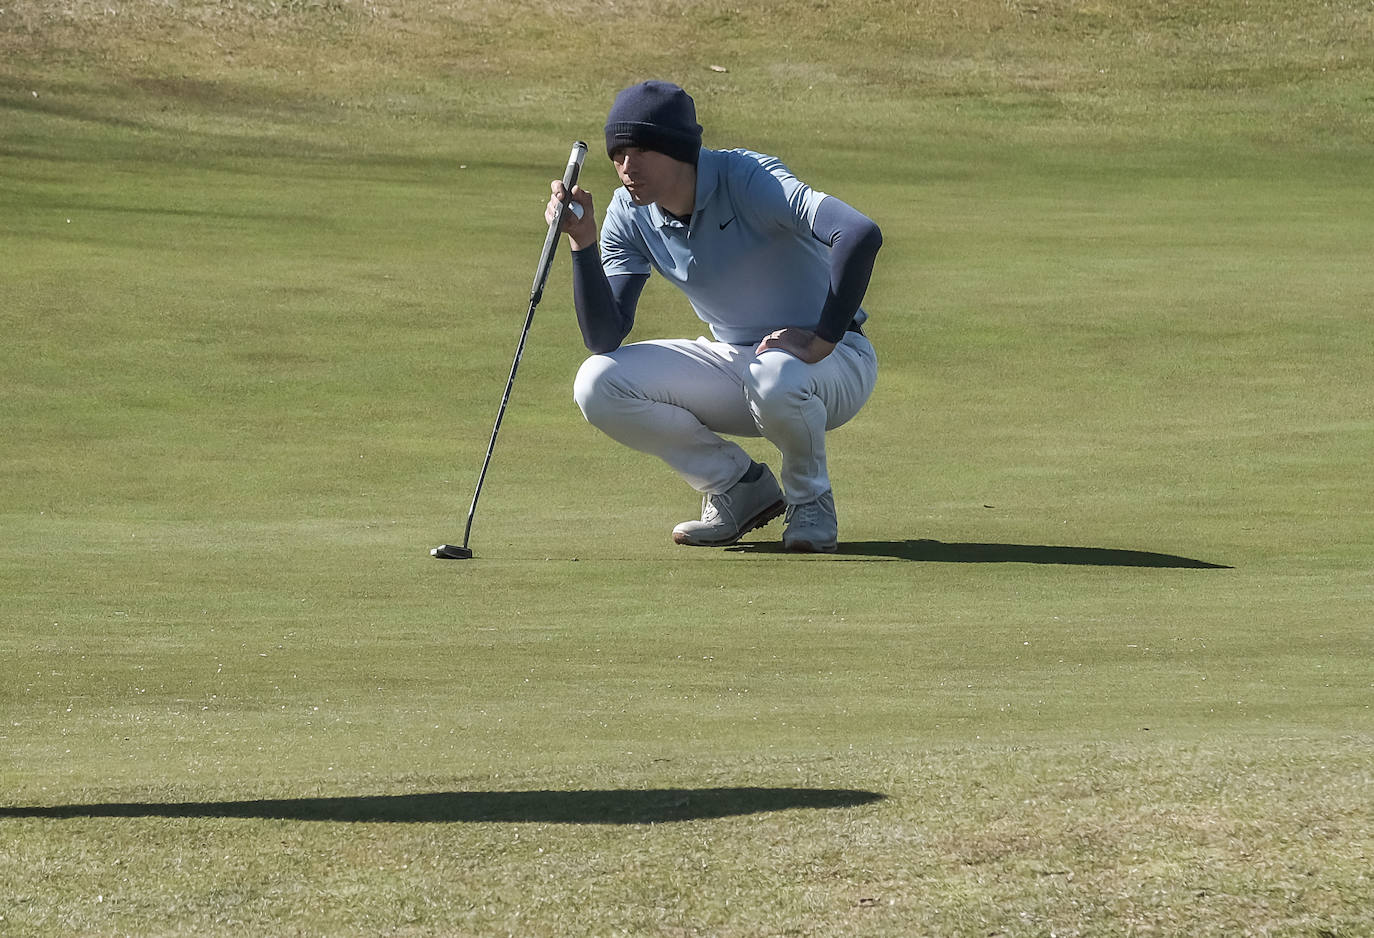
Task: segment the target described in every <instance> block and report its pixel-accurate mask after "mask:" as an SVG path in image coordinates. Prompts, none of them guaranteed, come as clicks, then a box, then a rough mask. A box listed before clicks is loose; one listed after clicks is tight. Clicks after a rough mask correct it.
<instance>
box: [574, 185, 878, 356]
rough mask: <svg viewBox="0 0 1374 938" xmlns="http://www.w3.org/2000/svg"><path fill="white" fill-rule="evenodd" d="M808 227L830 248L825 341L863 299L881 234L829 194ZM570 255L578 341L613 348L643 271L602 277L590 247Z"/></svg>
mask: <svg viewBox="0 0 1374 938" xmlns="http://www.w3.org/2000/svg"><path fill="white" fill-rule="evenodd" d="M811 227H812V231H813V233H814V235H815V237H816V239H817V240H818V241H820V242H821V243H823V244H826V245H829V247H830V290H829V293H828V294H827V296H826V298H825V303H824V305H823V306H822V307H821V317H820V322H819V323H817V325H816V327H815V332H816V335H818V336H820V337H821V338H822V339H824V340H825V341H827V342H838V341H840V339H842V338H843V337H844V333H845V330H847V329H848V328H849V324H850V323H851V322H853V320H854V314H855V313H857V312H858V310H859V304H860V303H862V302H863V297H864V293H865V292H866V291H867V290H868V282H869V280H870V278H871V277H872V275H873V262H874V259H875V258H876V257H877V256H878V249H879V248H881V247H882V244H883V235H882V231H881V230H879V228H878V226H877V224H875V223H874V222H873V220H872V219H870V218H869V217H868V216H866V215H864V214H862V213H861V212H859V211H857V210H855V209H854V208H852V207H850V206H849V205H847V204H845V203H844V202H841V201H840V200H839V199H837V198H835V197H834V196H827V197H826V198H825V199H824V200H823V201H822V202H821V204H820V207H819V208H818V209H817V210H816V219H815V221H814V223H813V224H812V226H811ZM572 256H573V305H574V306H575V307H576V308H577V322H578V325H579V326H580V327H581V329H582V341H583V343H584V344H585V345H586V346H587V349H588V350H589V351H591V352H594V353H598V354H601V353H605V352H610V351H614V350H615V349H617V348H619V347H620V344H621V343H622V342H624V341H625V337H626V336H628V335H629V334H630V330H631V329H632V328H633V327H634V321H635V307H636V306H637V305H638V303H639V295H640V293H641V292H643V290H644V284H645V283H646V282H648V279H649V275H648V274H623V275H618V276H615V277H607V276H606V273H605V271H604V270H603V269H602V267H601V254H600V251H599V250H598V249H597V248H596V247H595V246H593V247H589V248H585V249H583V250H581V251H573V252H572Z"/></svg>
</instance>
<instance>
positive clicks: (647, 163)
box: [611, 147, 682, 205]
mask: <svg viewBox="0 0 1374 938" xmlns="http://www.w3.org/2000/svg"><path fill="white" fill-rule="evenodd" d="M611 162H612V163H614V164H615V171H616V173H617V174H618V175H619V176H620V183H621V185H623V186H624V187H625V190H626V191H627V192H629V193H630V198H632V199H634V201H635V204H636V205H648V204H650V203H651V202H658V201H660V200H662V199H663V198H664V197H665V196H666V195H667V194H668V193H667V188H668V187H669V186H670V185H672V184H673V183H674V182H676V181H677V180H678V177H679V176H680V175H681V173H682V164H681V163H679V162H678V161H677V160H675V159H673V158H672V157H671V156H668V155H667V154H666V153H660V152H658V151H657V150H644V149H641V148H640V147H620V148H619V149H617V150H616V151H615V152H614V153H612V154H611Z"/></svg>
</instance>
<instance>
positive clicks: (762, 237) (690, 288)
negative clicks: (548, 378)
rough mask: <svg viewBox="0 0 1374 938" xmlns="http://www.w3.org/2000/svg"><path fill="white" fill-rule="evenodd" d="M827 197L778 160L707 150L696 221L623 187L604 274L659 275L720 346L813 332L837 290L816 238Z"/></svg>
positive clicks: (825, 250)
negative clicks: (782, 332) (789, 330)
mask: <svg viewBox="0 0 1374 938" xmlns="http://www.w3.org/2000/svg"><path fill="white" fill-rule="evenodd" d="M825 197H826V196H825V193H824V192H818V191H816V190H815V189H812V188H811V187H810V186H808V185H806V184H805V183H804V182H802V181H801V180H799V179H798V178H797V177H796V176H793V175H792V172H791V170H789V169H788V168H787V167H786V166H784V165H783V164H782V162H781V161H780V160H778V159H776V158H774V157H771V156H765V155H764V154H762V153H755V152H753V151H752V150H707V149H703V150H702V151H701V157H700V159H699V161H698V163H697V192H696V204H695V207H694V209H693V214H692V220H691V225H690V226H688V225H684V224H683V223H682V222H680V221H678V220H677V219H676V218H674V217H672V216H671V215H668V214H666V213H665V212H664V211H663V210H662V209H661V208H659V207H658V206H657V205H636V204H635V203H634V200H633V199H631V198H630V194H629V193H628V192H626V191H625V189H624V188H623V187H622V188H620V189H617V190H616V192H615V195H614V196H612V197H611V202H610V205H609V206H608V207H607V209H606V217H605V219H604V220H603V222H602V225H601V264H602V268H603V269H604V270H605V271H606V275H607V276H608V277H615V276H618V275H621V274H648V273H649V272H650V271H651V270H656V271H658V272H659V273H660V274H662V275H663V276H664V277H666V278H668V279H669V280H671V281H672V282H673V283H674V284H676V285H677V286H678V287H680V288H681V289H682V292H683V293H685V294H687V299H688V300H689V301H690V302H691V304H692V308H693V309H694V310H696V314H697V315H698V316H699V317H701V319H702V321H703V322H705V323H706V324H707V325H709V326H710V327H711V332H712V334H713V335H714V336H715V337H716V338H717V339H718V340H719V341H721V342H729V343H731V344H733V345H753V344H755V343H757V342H758V341H759V340H760V339H762V338H763V337H764V336H765V335H767V334H768V333H770V332H773V331H774V330H777V329H783V328H786V327H789V326H795V327H800V328H803V329H814V328H815V327H816V325H817V324H818V323H819V322H820V317H821V308H822V307H823V306H824V305H825V300H826V296H827V294H828V293H829V290H830V248H829V246H828V245H826V244H823V243H821V242H820V241H818V240H816V238H815V236H814V235H813V234H812V225H813V222H814V220H815V218H816V209H817V207H818V206H819V205H820V204H821V201H822V200H823V199H825Z"/></svg>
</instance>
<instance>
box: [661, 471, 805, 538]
mask: <svg viewBox="0 0 1374 938" xmlns="http://www.w3.org/2000/svg"><path fill="white" fill-rule="evenodd" d="M785 507H786V505H785V503H784V502H783V498H782V487H781V486H780V485H778V480H777V479H775V478H773V473H772V471H770V470H769V468H768V467H767V466H763V474H762V475H760V476H759V477H758V479H757V480H755V481H753V482H743V481H740V482H736V483H735V484H734V485H732V486H731V487H730V488H729V490H728V491H725V492H722V493H720V494H719V495H706V496H703V497H702V499H701V520H700V521H684V522H682V523H681V524H679V525H678V526H677V527H675V528H673V541H674V542H676V543H678V544H686V545H688V546H689V547H727V546H729V545H730V544H733V543H735V542H736V541H738V540H739V539H740V538H741V537H743V536H744V535H745V534H747V533H749V532H750V531H752V530H754V529H755V528H761V527H763V526H764V525H765V524H767V523H768V522H770V521H772V520H773V519H774V518H776V517H777V516H778V515H780V514H782V513H783V510H784V508H785Z"/></svg>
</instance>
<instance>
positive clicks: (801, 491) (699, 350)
mask: <svg viewBox="0 0 1374 938" xmlns="http://www.w3.org/2000/svg"><path fill="white" fill-rule="evenodd" d="M877 378H878V356H877V354H876V353H875V352H874V350H873V345H872V344H871V343H870V342H869V341H868V339H867V338H865V337H864V336H862V335H860V334H859V333H857V332H846V333H845V334H844V338H843V339H842V340H841V341H840V343H839V344H838V345H836V346H835V350H834V351H833V352H831V353H830V354H829V355H828V356H826V357H825V358H824V359H822V360H821V361H819V362H817V363H816V364H814V365H809V364H807V363H806V362H803V361H801V360H800V359H798V358H795V357H793V356H792V355H790V354H788V353H787V352H783V351H780V350H776V349H770V350H769V351H766V352H764V353H763V354H762V355H758V354H755V352H754V348H753V346H748V345H729V344H726V343H724V342H713V341H711V340H708V339H705V338H700V339H697V340H696V341H695V342H693V341H691V340H689V339H662V340H658V339H656V340H653V341H649V342H636V343H633V344H631V345H622V346H621V347H620V348H618V349H616V350H615V351H613V352H609V353H607V354H605V355H593V356H592V357H591V358H588V359H587V360H586V361H585V362H583V363H582V367H581V368H580V369H579V370H578V372H577V380H576V382H575V383H574V385H573V397H574V398H575V399H576V401H577V405H578V406H579V407H581V408H582V413H583V415H584V416H585V417H586V418H587V420H588V422H589V423H591V424H592V425H593V426H596V427H598V428H599V429H601V430H602V431H603V432H605V433H606V435H607V436H609V437H611V438H612V439H614V440H616V441H617V442H620V443H623V444H624V445H626V446H629V447H631V448H633V449H637V450H640V451H641V452H645V453H650V454H652V455H654V456H658V457H659V458H660V459H662V460H663V461H664V462H666V463H667V464H668V465H669V466H671V467H672V468H673V469H674V470H676V471H677V473H678V474H679V475H680V476H682V478H683V479H685V480H686V481H687V483H688V484H689V485H691V486H692V487H693V488H694V489H696V490H697V491H699V492H702V493H705V494H719V493H721V492H724V491H726V490H727V489H729V488H730V487H731V486H732V485H734V484H735V483H736V482H738V481H739V479H740V477H741V476H743V475H744V473H745V471H746V470H747V469H748V468H749V463H750V457H749V455H748V454H747V453H746V452H745V451H744V450H743V449H742V448H741V447H740V446H739V444H737V443H733V442H730V441H728V440H725V439H722V437H721V434H725V435H728V436H739V437H764V438H765V439H767V440H768V441H769V442H770V443H772V444H773V445H774V446H776V447H777V448H778V451H779V452H780V453H781V455H782V468H781V471H780V472H779V480H780V481H781V483H782V487H783V490H784V492H785V494H786V497H787V501H788V503H789V504H793V505H798V504H803V503H805V502H809V501H813V500H815V499H817V498H819V497H820V496H821V495H823V494H825V492H826V491H827V490H829V489H830V474H829V472H828V470H827V468H826V459H825V432H826V431H827V430H833V429H834V428H835V427H838V426H840V425H841V424H843V423H845V422H846V421H848V420H849V419H850V418H851V417H853V416H854V415H855V414H856V413H858V412H859V408H860V407H862V406H863V405H864V402H865V401H867V400H868V397H869V395H870V394H872V393H873V386H874V384H875V383H876V381H877Z"/></svg>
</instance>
